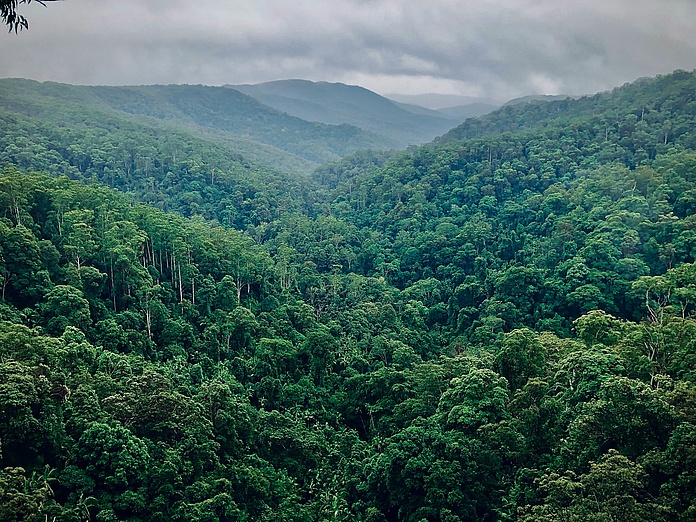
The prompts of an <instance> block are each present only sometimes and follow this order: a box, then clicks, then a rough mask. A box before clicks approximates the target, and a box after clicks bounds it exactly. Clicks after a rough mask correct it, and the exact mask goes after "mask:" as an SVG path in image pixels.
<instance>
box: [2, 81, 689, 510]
mask: <svg viewBox="0 0 696 522" xmlns="http://www.w3.org/2000/svg"><path fill="white" fill-rule="evenodd" d="M4 107H5V108H4V109H3V112H2V113H1V114H0V117H1V118H3V125H2V127H1V128H2V136H0V139H1V140H3V141H2V146H1V147H0V150H1V152H0V154H2V156H0V158H1V159H2V161H3V162H5V163H7V166H6V167H4V170H3V171H2V175H0V208H1V210H2V212H1V214H0V237H1V238H2V239H1V240H0V284H1V287H2V296H1V298H2V299H1V301H0V339H1V341H0V412H1V413H2V414H1V415H0V441H1V443H2V445H1V453H0V459H1V462H0V464H1V467H0V519H2V520H8V521H42V522H43V521H45V520H54V519H55V520H56V521H66V522H67V521H79V520H98V521H117V520H121V521H140V520H143V521H168V520H174V521H201V522H202V521H206V522H208V521H228V520H269V521H270V520H274V521H275V520H288V521H290V520H293V521H320V520H346V521H348V520H363V521H372V522H376V521H382V522H384V521H396V520H405V521H413V522H416V521H421V520H428V521H443V522H444V521H447V522H452V521H457V520H461V521H464V520H482V521H497V520H519V521H530V522H531V521H539V520H540V521H559V520H564V521H572V520H590V521H605V520H625V521H629V520H630V521H640V520H645V521H647V520H651V521H654V520H664V521H672V520H680V521H681V520H684V521H685V520H691V519H693V518H694V517H695V516H696V493H695V492H696V478H695V477H696V473H695V471H696V320H695V319H694V312H695V310H694V307H695V306H696V230H695V225H696V217H695V214H696V119H695V116H696V75H695V74H694V73H693V72H684V71H677V72H675V73H674V74H671V75H667V76H663V77H657V78H651V79H644V80H640V81H638V82H635V83H633V84H629V85H626V86H623V87H620V88H618V89H615V90H614V91H612V92H608V93H602V94H598V95H595V96H591V97H586V98H581V99H578V100H570V99H568V100H557V101H552V102H546V103H541V102H538V103H530V104H524V105H515V106H510V107H504V108H502V109H500V110H499V111H496V112H494V113H492V114H490V115H487V116H484V117H482V118H479V119H472V120H467V121H466V122H465V123H464V124H463V125H461V126H460V127H458V128H456V129H453V130H452V131H451V132H449V133H448V134H447V135H446V136H444V137H443V138H441V139H440V140H438V141H436V142H434V143H432V144H429V145H426V146H422V147H413V148H410V149H408V150H406V151H404V152H401V153H385V152H374V151H360V152H356V153H354V154H353V155H351V156H347V157H345V158H343V159H341V160H339V161H335V162H331V163H326V164H324V165H322V166H321V167H320V168H318V169H316V170H315V171H314V172H313V173H312V175H311V176H306V177H301V176H291V175H287V174H281V173H278V172H277V171H275V170H272V169H269V168H264V167H260V166H259V165H258V164H256V163H253V162H250V161H248V160H247V159H245V158H244V157H243V156H242V155H240V154H236V155H235V154H234V153H233V151H232V149H230V148H223V147H221V146H220V143H219V141H215V139H212V138H210V136H208V137H206V136H204V135H203V134H197V135H193V134H189V133H186V132H184V131H183V130H181V129H179V130H177V131H176V132H173V131H171V129H170V130H167V131H166V132H165V131H164V130H163V128H161V127H157V126H156V125H154V124H153V123H152V122H149V123H148V122H137V121H135V120H128V119H108V118H106V119H96V120H94V119H92V118H94V117H95V115H96V114H97V113H93V112H89V111H88V112H86V113H85V114H84V121H82V122H81V121H80V120H79V118H78V117H77V116H78V115H77V112H73V116H74V118H73V119H71V120H67V123H65V124H64V125H61V126H58V124H57V123H56V122H49V121H46V120H42V119H40V118H36V117H35V116H36V115H35V114H34V115H31V114H26V111H25V110H19V109H18V110H16V111H13V110H12V108H11V107H9V106H4ZM34 107H36V106H35V105H34ZM71 111H72V109H71ZM160 131H162V132H161V133H160ZM152 203H156V204H157V205H156V206H155V205H153V204H152ZM157 206H158V207H159V208H157Z"/></svg>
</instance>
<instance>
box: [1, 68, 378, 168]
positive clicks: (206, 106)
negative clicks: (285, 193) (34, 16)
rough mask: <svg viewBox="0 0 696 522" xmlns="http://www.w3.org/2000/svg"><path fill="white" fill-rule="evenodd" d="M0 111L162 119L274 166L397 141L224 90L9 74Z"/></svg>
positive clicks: (69, 120) (55, 120) (65, 117)
mask: <svg viewBox="0 0 696 522" xmlns="http://www.w3.org/2000/svg"><path fill="white" fill-rule="evenodd" d="M0 109H1V110H4V111H6V112H8V113H10V114H13V113H16V114H20V115H23V116H28V117H31V118H34V119H36V120H39V121H44V122H49V123H52V124H58V125H60V126H64V127H68V126H72V125H74V126H78V127H79V126H84V125H85V124H87V125H89V123H90V122H91V121H92V120H91V119H89V118H87V119H84V118H83V119H80V118H79V116H78V112H79V110H80V109H81V110H84V111H97V112H100V113H101V117H100V118H124V117H125V118H128V119H131V120H133V121H137V122H140V123H145V124H148V125H150V126H152V125H153V124H163V125H164V126H166V127H169V128H171V129H174V130H177V131H184V132H188V133H194V134H195V135H196V136H197V137H202V138H205V139H208V140H213V141H218V142H223V143H225V144H226V145H227V146H228V147H229V148H231V149H232V150H234V151H235V152H241V153H245V154H248V153H249V152H252V151H253V153H255V154H256V155H257V157H258V158H259V160H261V161H263V162H265V163H266V164H267V165H268V166H270V167H273V168H283V167H285V166H286V165H291V164H292V158H293V157H294V158H297V159H299V163H300V165H302V163H304V165H311V164H315V165H316V164H317V163H321V162H324V161H328V160H332V159H336V158H338V157H340V156H343V155H346V154H349V153H351V152H354V151H356V150H359V149H366V148H386V147H389V146H391V144H390V143H389V142H388V140H386V139H385V138H383V137H379V136H377V135H375V134H372V133H369V132H366V131H363V130H361V129H358V128H357V127H354V126H350V125H326V124H321V123H314V122H308V121H305V120H302V119H300V118H297V117H294V116H290V115H288V114H285V113H283V112H280V111H277V110H275V109H273V108H271V107H268V106H266V105H263V104H261V103H259V102H258V101H257V100H255V99H254V98H251V97H249V96H246V95H244V94H242V93H240V92H237V91H234V90H232V89H226V88H223V87H205V86H200V85H167V86H160V85H153V86H139V87H101V86H96V87H94V86H92V87H87V86H75V85H65V84H57V83H51V82H46V83H39V82H34V81H29V80H16V79H5V80H0ZM235 149H236V150H235ZM274 150H275V151H276V154H278V155H280V156H281V157H280V161H276V160H275V159H274V153H273V152H272V151H274ZM259 151H261V152H259ZM264 151H265V152H264ZM296 162H297V160H296Z"/></svg>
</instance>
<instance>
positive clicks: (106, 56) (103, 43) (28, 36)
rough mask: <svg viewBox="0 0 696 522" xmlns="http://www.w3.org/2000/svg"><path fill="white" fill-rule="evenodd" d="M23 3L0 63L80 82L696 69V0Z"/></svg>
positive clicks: (498, 79) (512, 90) (544, 80)
mask: <svg viewBox="0 0 696 522" xmlns="http://www.w3.org/2000/svg"><path fill="white" fill-rule="evenodd" d="M46 5H47V7H42V6H41V5H39V4H37V3H36V2H32V3H30V4H28V5H20V9H19V11H20V13H22V14H24V15H25V16H26V18H27V19H28V20H29V30H25V31H21V32H20V33H19V34H16V35H15V34H14V33H12V34H5V33H3V34H0V76H2V77H23V78H32V79H36V80H40V81H47V80H50V81H57V82H65V83H75V84H88V85H134V84H137V85H142V84H155V83H157V84H170V83H188V84H205V85H223V84H240V83H259V82H264V81H271V80H278V79H287V78H302V79H307V80H313V81H329V82H342V83H347V84H351V85H361V86H363V87H366V88H368V89H371V90H373V91H376V92H379V93H381V94H387V93H402V94H419V93H443V94H456V95H461V96H471V97H477V98H483V99H488V100H497V101H504V100H508V99H511V98H515V97H518V96H524V95H528V94H566V95H580V94H591V93H595V92H598V91H602V90H607V89H611V88H613V87H616V86H619V85H622V84H624V83H626V82H629V81H633V80H635V79H637V78H640V77H645V76H654V75H656V74H666V73H669V72H672V71H673V70H675V69H686V70H692V69H694V68H696V0H423V1H421V0H295V1H289V0H197V1H195V2H192V1H190V0H188V1H184V0H140V1H136V0H63V1H60V2H51V3H47V4H46Z"/></svg>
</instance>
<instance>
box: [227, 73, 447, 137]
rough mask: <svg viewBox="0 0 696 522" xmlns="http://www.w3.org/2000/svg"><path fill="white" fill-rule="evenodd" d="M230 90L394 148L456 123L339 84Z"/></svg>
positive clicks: (280, 84)
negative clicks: (347, 126) (372, 137)
mask: <svg viewBox="0 0 696 522" xmlns="http://www.w3.org/2000/svg"><path fill="white" fill-rule="evenodd" d="M230 87H232V88H234V89H236V90H238V91H241V92H243V93H245V94H248V95H250V96H253V97H254V98H256V99H258V100H259V101H261V102H262V103H265V104H266V105H270V106H271V107H275V108H276V109H278V110H281V111H284V112H287V113H288V114H292V115H294V116H298V117H300V118H302V119H305V120H309V121H320V122H323V123H331V124H350V125H354V126H356V127H360V128H361V129H366V130H369V131H372V132H374V133H376V134H379V135H381V136H384V137H386V138H387V139H388V140H389V141H390V143H391V144H392V145H393V146H394V147H395V148H405V147H406V146H407V145H412V144H421V143H425V142H428V141H430V140H432V139H433V138H435V137H436V136H438V135H440V134H442V133H444V132H446V131H448V130H449V129H451V128H452V127H454V126H455V125H456V124H457V123H459V122H458V121H457V120H456V118H449V117H447V116H445V115H444V114H438V113H436V112H434V113H431V114H422V113H420V114H419V113H416V112H413V111H409V110H405V109H404V108H403V107H400V106H399V105H398V104H396V103H394V102H392V101H391V100H388V99H387V98H384V97H383V96H380V95H379V94H377V93H374V92H372V91H370V90H367V89H365V88H363V87H358V86H354V85H345V84H342V83H328V82H310V81H307V80H280V81H274V82H268V83H260V84H256V85H231V86H230Z"/></svg>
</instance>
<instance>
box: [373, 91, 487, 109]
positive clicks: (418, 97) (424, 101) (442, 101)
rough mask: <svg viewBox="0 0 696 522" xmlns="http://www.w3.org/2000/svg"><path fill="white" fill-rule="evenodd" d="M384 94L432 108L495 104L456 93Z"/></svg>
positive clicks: (390, 97) (399, 100) (401, 100)
mask: <svg viewBox="0 0 696 522" xmlns="http://www.w3.org/2000/svg"><path fill="white" fill-rule="evenodd" d="M385 96H386V97H387V98H389V99H390V100H394V101H396V102H399V103H406V104H410V105H418V106H421V107H426V108H428V109H433V110H439V109H446V108H448V107H456V106H458V105H469V104H472V103H485V104H490V105H496V102H495V101H493V100H489V99H486V98H478V97H475V96H461V95H457V94H440V93H424V94H385ZM497 105H500V104H497Z"/></svg>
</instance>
